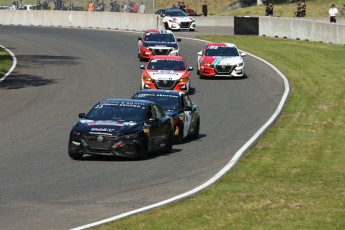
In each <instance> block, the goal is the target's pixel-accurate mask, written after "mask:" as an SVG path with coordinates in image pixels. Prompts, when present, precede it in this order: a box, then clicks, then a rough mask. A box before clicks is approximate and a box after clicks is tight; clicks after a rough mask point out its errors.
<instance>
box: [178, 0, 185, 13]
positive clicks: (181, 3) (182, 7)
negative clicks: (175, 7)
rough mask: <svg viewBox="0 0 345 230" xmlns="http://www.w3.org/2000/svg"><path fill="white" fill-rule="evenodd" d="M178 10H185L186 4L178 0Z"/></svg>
mask: <svg viewBox="0 0 345 230" xmlns="http://www.w3.org/2000/svg"><path fill="white" fill-rule="evenodd" d="M179 8H180V10H183V11H186V5H185V4H184V2H180V7H179Z"/></svg>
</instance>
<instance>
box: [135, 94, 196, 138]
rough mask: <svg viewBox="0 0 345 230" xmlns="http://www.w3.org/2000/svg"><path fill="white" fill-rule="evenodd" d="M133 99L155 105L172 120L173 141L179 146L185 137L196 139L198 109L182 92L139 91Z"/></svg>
mask: <svg viewBox="0 0 345 230" xmlns="http://www.w3.org/2000/svg"><path fill="white" fill-rule="evenodd" d="M132 98H133V99H141V100H149V101H153V102H155V103H157V104H158V105H160V106H161V108H162V109H164V111H165V112H166V113H167V114H168V115H169V116H171V117H172V118H173V122H174V134H175V141H176V142H177V143H179V144H181V143H182V142H183V140H184V139H185V138H187V137H192V138H198V136H199V130H200V113H199V107H198V106H197V105H196V104H194V103H193V101H192V100H191V99H190V97H189V96H188V95H187V94H186V93H183V92H177V91H174V90H140V91H138V92H137V93H136V94H134V95H133V97H132Z"/></svg>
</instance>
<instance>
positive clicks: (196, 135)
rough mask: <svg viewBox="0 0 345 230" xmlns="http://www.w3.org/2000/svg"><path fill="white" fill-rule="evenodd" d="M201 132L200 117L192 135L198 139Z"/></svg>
mask: <svg viewBox="0 0 345 230" xmlns="http://www.w3.org/2000/svg"><path fill="white" fill-rule="evenodd" d="M199 133H200V118H198V120H197V121H196V124H195V127H194V132H193V135H192V137H193V138H194V139H197V138H198V137H199Z"/></svg>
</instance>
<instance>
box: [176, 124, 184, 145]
mask: <svg viewBox="0 0 345 230" xmlns="http://www.w3.org/2000/svg"><path fill="white" fill-rule="evenodd" d="M183 126H184V125H183V123H182V122H181V123H180V124H179V126H178V135H177V138H176V139H177V140H176V142H177V143H178V144H182V143H183Z"/></svg>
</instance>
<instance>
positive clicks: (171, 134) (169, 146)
mask: <svg viewBox="0 0 345 230" xmlns="http://www.w3.org/2000/svg"><path fill="white" fill-rule="evenodd" d="M173 142H174V131H173V130H171V131H169V133H168V140H167V142H166V143H165V147H164V153H170V151H171V150H172V146H173Z"/></svg>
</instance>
